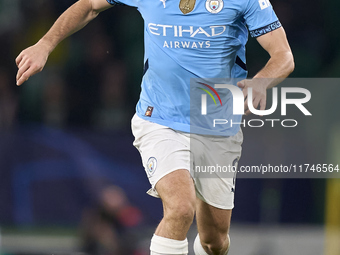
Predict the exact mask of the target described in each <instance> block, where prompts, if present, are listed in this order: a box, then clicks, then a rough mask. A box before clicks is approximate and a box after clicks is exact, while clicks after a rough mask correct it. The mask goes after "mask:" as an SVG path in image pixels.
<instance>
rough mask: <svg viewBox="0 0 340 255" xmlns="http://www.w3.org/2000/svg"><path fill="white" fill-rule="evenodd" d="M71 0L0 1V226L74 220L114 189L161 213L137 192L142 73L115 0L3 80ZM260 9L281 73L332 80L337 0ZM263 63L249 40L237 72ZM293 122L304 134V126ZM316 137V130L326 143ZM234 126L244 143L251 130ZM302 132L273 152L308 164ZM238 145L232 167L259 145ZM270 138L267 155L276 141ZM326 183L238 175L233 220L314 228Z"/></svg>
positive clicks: (141, 189)
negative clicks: (36, 61)
mask: <svg viewBox="0 0 340 255" xmlns="http://www.w3.org/2000/svg"><path fill="white" fill-rule="evenodd" d="M73 3H74V1H70V0H58V1H57V0H53V1H52V0H49V1H43V0H32V1H21V0H16V1H14V0H0V225H2V226H3V227H18V228H20V227H23V226H26V227H27V226H54V225H58V226H65V227H76V226H77V225H78V224H79V221H80V215H81V213H82V211H83V210H84V208H86V207H88V206H89V205H91V204H93V203H95V201H96V200H97V198H98V193H99V192H100V190H101V189H102V188H103V187H105V186H107V185H110V184H115V185H118V186H120V187H122V188H123V189H124V190H125V192H126V193H127V196H128V198H129V200H130V201H131V203H132V204H134V205H136V206H137V207H139V208H140V210H141V211H142V213H143V215H144V222H145V224H147V225H151V226H153V225H155V224H157V222H158V221H159V220H160V218H161V215H162V213H161V203H160V201H159V200H157V199H154V198H151V197H149V196H148V195H146V194H145V191H146V190H147V189H148V188H149V184H148V180H147V178H146V177H145V174H144V170H143V168H142V165H141V161H140V156H139V154H138V152H137V150H136V149H135V148H134V147H133V146H132V142H133V137H132V134H131V131H130V119H131V117H132V116H133V114H134V107H135V104H136V102H137V101H138V96H139V92H140V81H141V77H142V71H143V70H142V69H143V21H142V18H141V16H140V14H139V13H138V11H137V10H136V9H134V8H130V7H125V6H118V7H114V8H112V9H110V10H108V11H105V12H103V13H101V14H100V15H99V17H98V18H96V20H94V21H93V22H91V23H90V24H89V25H88V26H87V27H86V28H85V29H83V30H82V31H80V32H78V33H76V34H75V35H72V36H71V37H70V38H68V39H66V40H65V41H64V42H62V43H61V44H60V45H59V46H58V47H57V48H56V49H55V51H54V52H53V53H52V54H51V56H50V58H49V60H48V63H47V65H46V67H45V69H44V71H43V72H42V73H40V74H37V75H35V76H34V77H32V78H30V79H29V80H28V81H27V82H26V83H25V84H24V85H23V86H21V87H17V86H16V85H15V75H16V70H17V69H16V66H15V61H14V60H15V58H16V56H17V55H18V54H19V53H20V51H21V50H23V49H24V48H26V47H28V46H30V45H32V44H34V43H35V42H37V41H38V40H39V38H40V37H41V36H42V35H43V34H44V33H46V31H47V30H48V28H49V27H50V26H51V25H52V24H53V22H54V20H55V19H56V18H57V17H58V16H59V15H60V14H61V13H62V12H63V11H64V10H65V9H66V8H67V7H68V6H70V5H71V4H73ZM272 4H273V6H274V9H275V11H276V13H277V15H278V16H279V18H280V21H281V23H282V24H283V26H284V28H285V30H286V33H287V36H288V39H289V42H290V45H291V48H292V51H293V54H294V57H295V64H296V67H295V71H294V73H293V74H292V75H291V77H296V78H301V77H308V78H316V77H338V76H339V68H340V47H339V43H340V40H339V37H340V27H339V24H340V23H339V15H338V11H339V10H340V2H339V1H337V0H329V1H306V0H294V1H293V0H287V1H280V0H275V1H274V0H273V1H272ZM267 60H268V54H267V53H266V52H265V51H264V50H262V49H261V47H260V46H259V45H258V43H257V42H256V40H255V39H251V38H250V39H249V43H248V47H247V65H248V68H249V77H252V76H253V75H254V74H255V73H256V72H257V71H258V70H259V69H261V67H262V66H263V65H264V64H265V63H266V61H267ZM324 90H327V86H325V88H324ZM330 94H331V95H334V94H333V93H330ZM328 95H329V94H328ZM331 99H332V100H336V99H335V97H334V98H333V97H331V98H329V100H331ZM327 100H328V98H326V99H324V102H326V103H327ZM329 104H330V105H331V103H329ZM335 113H337V111H335ZM327 117H329V118H330V116H328V115H326V119H327ZM332 124H334V123H332ZM334 125H335V124H334ZM303 127H304V128H305V129H303V130H304V131H305V132H306V133H308V130H309V129H313V128H314V127H311V126H308V125H307V124H305V126H303ZM302 132H303V131H302ZM325 132H326V130H321V131H320V132H319V133H318V134H319V135H320V137H323V138H324V139H322V141H324V142H325V144H324V146H325V148H328V147H327V146H328V145H329V143H328V141H329V136H327V134H325ZM244 133H245V139H247V138H249V137H251V134H252V131H250V130H248V129H246V130H244ZM309 138H310V137H309ZM309 138H308V136H306V137H304V138H301V139H299V137H296V139H294V141H291V142H290V143H285V144H284V145H283V146H286V147H285V148H284V149H285V150H288V151H290V154H288V155H294V156H296V157H300V158H307V159H308V155H307V153H308V152H307V151H306V150H305V148H306V147H308V146H309V145H308V143H307V141H308V142H310V140H308V139H309ZM246 141H247V140H245V145H244V153H243V158H242V160H241V162H240V163H241V164H247V163H248V162H249V161H247V157H249V158H250V159H251V157H252V155H253V152H254V151H256V150H258V149H259V147H258V146H259V145H258V144H259V141H257V140H256V138H253V139H251V138H249V142H247V143H246ZM271 141H272V140H269V141H267V145H266V146H267V147H268V148H267V149H269V150H271V148H276V146H275V141H273V142H272V143H271ZM261 143H262V145H263V144H264V143H265V142H264V141H263V140H261ZM292 148H295V150H292ZM296 148H298V149H296ZM320 153H321V154H322V155H324V154H326V152H325V150H322V151H321V150H320ZM278 154H280V151H278ZM326 158H327V157H326V156H325V157H323V159H326ZM250 159H249V160H250ZM262 159H263V160H265V155H264V156H263V158H259V159H258V160H260V161H261V160H262ZM306 163H307V162H306ZM320 163H327V162H320ZM326 185H327V180H325V179H239V180H238V181H237V188H236V190H237V191H236V198H235V199H236V207H235V209H234V212H233V221H234V222H254V223H263V222H273V223H299V224H303V223H308V224H323V223H324V215H325V201H326V196H325V187H326Z"/></svg>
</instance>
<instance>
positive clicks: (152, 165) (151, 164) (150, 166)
mask: <svg viewBox="0 0 340 255" xmlns="http://www.w3.org/2000/svg"><path fill="white" fill-rule="evenodd" d="M146 168H147V170H148V175H149V176H151V175H153V173H154V172H155V171H156V168H157V159H156V158H154V157H150V158H149V159H148V162H147V163H146Z"/></svg>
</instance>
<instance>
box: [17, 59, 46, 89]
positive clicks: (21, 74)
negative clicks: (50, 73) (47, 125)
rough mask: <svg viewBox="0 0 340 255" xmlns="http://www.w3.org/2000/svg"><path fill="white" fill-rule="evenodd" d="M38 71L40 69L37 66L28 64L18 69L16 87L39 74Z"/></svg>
mask: <svg viewBox="0 0 340 255" xmlns="http://www.w3.org/2000/svg"><path fill="white" fill-rule="evenodd" d="M39 70H41V69H40V68H38V67H37V66H34V65H30V64H29V63H27V64H24V65H23V66H22V68H20V69H19V71H18V74H17V85H18V86H20V85H21V84H23V83H24V82H25V81H27V80H28V78H29V77H31V76H32V75H34V74H36V73H37V72H39Z"/></svg>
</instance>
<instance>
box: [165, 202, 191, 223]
mask: <svg viewBox="0 0 340 255" xmlns="http://www.w3.org/2000/svg"><path fill="white" fill-rule="evenodd" d="M194 216H195V202H194V201H188V200H186V201H185V200H183V201H180V202H174V203H173V204H172V205H169V206H167V207H166V208H165V211H164V218H167V219H170V220H174V221H177V222H181V223H183V224H191V223H192V222H193V220H194Z"/></svg>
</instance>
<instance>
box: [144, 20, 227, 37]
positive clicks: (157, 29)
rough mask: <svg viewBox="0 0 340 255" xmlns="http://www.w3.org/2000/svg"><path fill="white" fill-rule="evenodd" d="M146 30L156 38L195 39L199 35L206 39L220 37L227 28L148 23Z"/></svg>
mask: <svg viewBox="0 0 340 255" xmlns="http://www.w3.org/2000/svg"><path fill="white" fill-rule="evenodd" d="M148 28H149V31H150V33H151V34H153V35H158V36H174V37H196V36H198V35H200V34H201V35H205V36H206V37H214V36H219V35H222V34H223V33H224V32H225V31H226V28H227V26H209V27H204V28H203V27H194V26H175V25H162V24H155V23H149V24H148Z"/></svg>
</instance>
